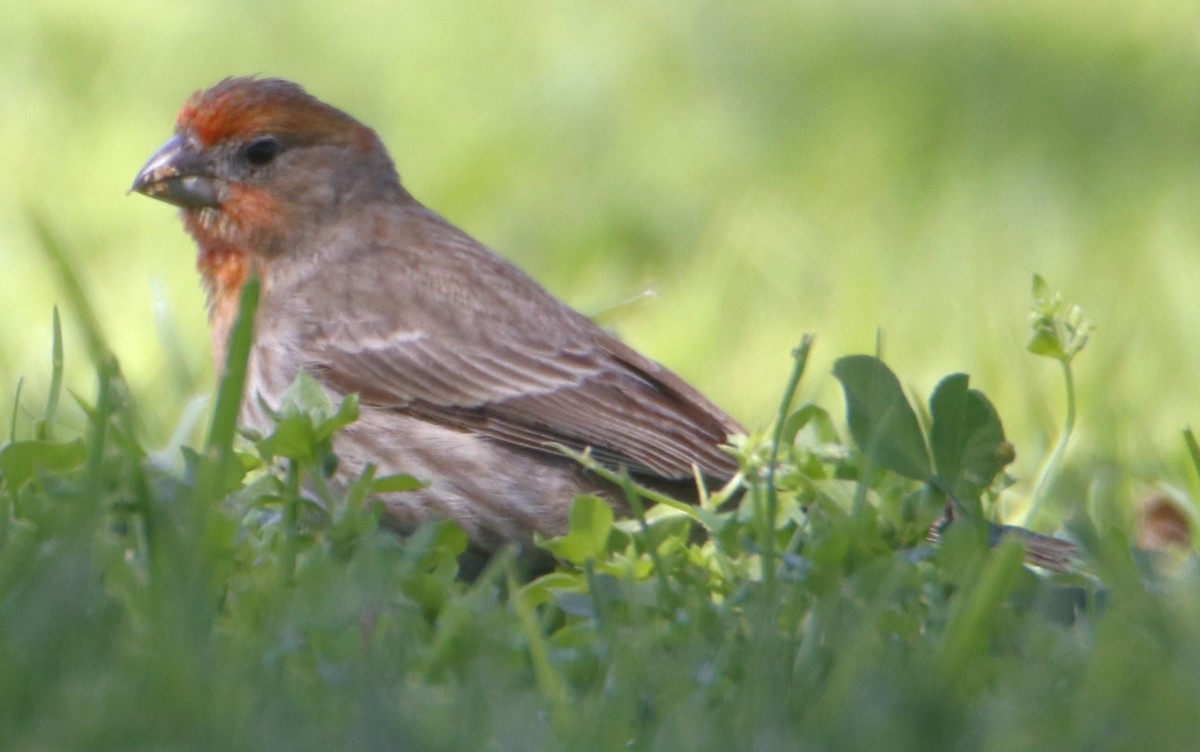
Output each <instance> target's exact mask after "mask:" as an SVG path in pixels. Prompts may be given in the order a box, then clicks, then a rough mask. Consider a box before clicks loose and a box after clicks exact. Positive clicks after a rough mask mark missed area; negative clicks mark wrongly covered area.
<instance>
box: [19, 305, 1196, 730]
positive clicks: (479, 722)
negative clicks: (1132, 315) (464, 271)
mask: <svg viewBox="0 0 1200 752" xmlns="http://www.w3.org/2000/svg"><path fill="white" fill-rule="evenodd" d="M1041 292H1042V293H1043V297H1042V298H1041V299H1040V300H1041V302H1040V303H1038V305H1037V307H1036V308H1035V310H1037V311H1038V312H1039V316H1038V317H1037V318H1036V319H1035V320H1034V325H1035V326H1034V332H1035V333H1037V335H1038V336H1037V338H1036V339H1035V345H1033V347H1034V348H1035V349H1036V350H1037V351H1039V352H1041V353H1043V354H1046V355H1048V356H1050V357H1057V358H1061V359H1062V360H1063V362H1064V364H1066V366H1067V367H1068V368H1070V367H1072V356H1076V355H1078V350H1077V349H1076V346H1077V345H1078V344H1079V341H1080V340H1079V338H1078V334H1079V333H1080V332H1081V331H1084V330H1085V328H1086V323H1085V322H1084V321H1083V320H1082V319H1080V318H1079V317H1078V315H1077V314H1076V313H1074V312H1073V311H1072V310H1071V309H1069V308H1066V307H1064V306H1061V305H1059V304H1055V303H1053V299H1052V298H1051V297H1049V296H1047V295H1046V294H1045V290H1044V288H1043V289H1042V290H1041ZM255 293H256V290H255V289H254V287H253V286H252V287H250V288H248V293H247V295H246V296H245V299H244V305H245V308H244V310H245V311H249V312H252V311H253V305H254V298H255ZM251 315H252V314H251ZM248 320H249V316H248V315H247V314H245V313H244V314H243V318H242V321H243V322H244V321H248ZM93 334H95V333H93ZM95 339H99V337H98V336H96V337H95ZM232 342H233V345H232V346H231V356H230V362H229V369H228V374H229V376H228V377H227V378H226V379H225V381H224V383H223V384H222V385H221V388H220V391H219V396H218V399H217V400H216V407H215V409H214V412H213V416H212V419H211V429H210V431H209V434H208V436H209V438H208V440H207V442H206V443H205V445H204V447H203V448H202V449H201V450H199V451H192V450H187V449H185V450H184V452H183V457H184V458H185V459H186V460H187V461H186V465H185V466H184V467H182V468H181V467H178V466H175V465H173V464H172V463H171V462H170V461H169V460H170V459H171V458H170V457H164V456H162V455H154V454H152V453H150V452H148V451H147V450H146V449H145V448H144V446H143V445H142V443H141V440H140V439H139V437H138V430H137V428H136V418H135V415H136V413H137V408H138V406H137V404H136V403H135V401H134V400H133V399H131V398H130V396H129V393H128V390H127V388H126V386H125V384H124V382H123V380H122V377H121V376H120V371H119V369H118V368H116V367H115V364H114V361H112V360H111V358H110V357H109V356H107V355H106V353H105V351H104V350H102V349H101V350H99V351H98V354H99V355H100V359H99V361H98V363H99V365H100V367H99V369H98V372H97V379H98V388H97V397H96V400H95V402H94V403H85V402H83V401H82V400H79V401H80V406H81V407H82V408H83V411H84V413H85V414H86V416H87V419H86V423H87V427H86V429H85V430H84V431H83V433H82V435H78V436H75V435H73V434H72V431H71V430H70V429H68V428H64V427H62V426H60V425H57V424H54V423H53V422H46V421H45V420H44V419H38V420H34V421H32V422H30V423H25V422H21V421H19V422H18V425H17V426H16V427H15V430H14V435H13V436H11V437H10V440H9V442H8V443H7V444H5V445H4V446H3V448H0V478H2V483H0V514H2V516H0V522H2V527H0V730H2V731H3V738H4V740H5V749H13V750H26V749H28V750H41V749H111V748H114V747H120V748H125V749H156V750H161V749H253V750H264V749H281V750H282V749H286V750H303V749H329V748H331V747H332V748H341V747H345V746H353V747H355V748H365V749H422V750H424V749H446V750H460V749H521V750H525V749H562V750H591V749H595V750H610V749H647V750H650V749H663V750H677V749H714V750H716V749H721V750H724V749H796V748H810V747H818V748H862V747H875V746H886V747H887V748H889V749H914V750H916V749H920V750H928V749H986V750H1004V749H1014V750H1016V749H1029V748H1031V747H1036V748H1040V747H1043V746H1053V747H1054V748H1056V749H1080V750H1084V749H1086V750H1096V749H1101V750H1103V749H1128V748H1131V747H1141V746H1143V745H1148V746H1150V747H1152V748H1155V749H1188V748H1190V747H1191V745H1192V744H1193V743H1194V740H1195V738H1196V734H1197V733H1200V727H1198V723H1200V722H1198V721H1197V719H1196V715H1195V713H1193V712H1191V710H1190V709H1191V708H1194V707H1195V706H1196V704H1197V703H1198V702H1200V690H1198V689H1197V685H1196V682H1195V680H1194V676H1193V670H1192V667H1193V666H1194V665H1195V661H1196V660H1197V659H1200V633H1198V632H1197V630H1196V628H1195V624H1196V617H1197V616H1198V615H1200V595H1197V594H1198V593H1200V587H1197V586H1198V585H1200V581H1198V580H1197V577H1198V575H1197V573H1196V570H1195V567H1194V566H1192V562H1190V561H1186V562H1185V561H1182V560H1181V559H1180V558H1179V557H1178V556H1177V555H1172V554H1169V553H1156V552H1145V551H1138V550H1137V549H1134V548H1132V547H1131V542H1130V540H1129V538H1128V533H1127V532H1125V531H1123V530H1121V529H1120V528H1116V527H1111V526H1103V527H1102V526H1099V525H1098V521H1097V520H1096V519H1094V518H1091V517H1089V516H1087V515H1086V514H1084V513H1083V512H1082V511H1080V512H1078V513H1077V514H1076V515H1075V516H1074V517H1072V519H1071V520H1070V521H1069V523H1068V527H1069V529H1070V532H1071V534H1072V535H1073V537H1075V538H1076V540H1078V541H1079V543H1080V545H1081V551H1080V555H1079V561H1078V563H1077V565H1076V566H1075V567H1074V568H1073V569H1072V570H1071V571H1070V572H1066V573H1061V574H1049V573H1044V572H1043V573H1042V574H1036V573H1035V572H1034V571H1032V570H1030V569H1027V568H1025V567H1024V566H1022V555H1021V554H1022V551H1021V548H1020V546H1019V545H1017V544H1014V543H1001V544H999V545H998V546H997V547H995V548H992V547H989V545H988V543H987V540H988V536H987V534H986V529H987V524H988V523H987V520H988V519H989V518H990V517H992V516H993V515H994V514H995V513H996V506H995V504H996V499H997V494H998V489H1000V488H1002V487H1003V486H1005V485H1007V483H1008V482H1009V479H1008V478H1007V477H1006V476H1005V475H1004V473H1003V469H1004V467H1005V465H1007V464H1008V463H1009V462H1010V461H1011V459H1012V452H1011V445H1009V444H1008V443H1007V441H1006V438H1005V433H1004V429H1003V426H1002V424H1001V419H1000V416H999V415H998V414H997V412H996V411H995V409H994V408H993V407H992V405H991V403H990V402H989V401H988V399H987V398H986V397H985V396H984V395H983V394H982V393H981V392H978V391H975V390H971V389H968V382H967V379H966V377H964V376H953V377H950V378H947V379H945V380H944V381H943V382H942V383H941V384H940V385H939V387H938V389H937V390H936V393H935V394H934V395H933V396H932V397H931V399H930V401H929V404H928V407H927V408H921V409H920V411H919V412H920V416H919V415H918V411H915V410H914V409H913V407H912V406H911V405H910V403H909V401H908V398H907V397H906V396H905V393H904V390H903V389H902V387H901V383H900V381H899V380H898V379H897V378H896V376H895V375H894V374H892V373H891V371H890V370H889V369H887V367H886V366H884V365H883V363H882V362H881V361H879V360H877V359H875V358H872V357H868V356H853V357H849V358H843V359H840V360H839V361H838V363H837V365H836V367H835V373H836V375H837V378H838V379H839V381H840V382H841V384H842V386H843V388H844V390H845V397H846V402H847V404H848V405H849V406H850V407H849V410H850V412H849V415H848V416H847V422H848V425H849V435H850V436H852V437H853V441H852V442H851V441H850V439H849V438H842V437H841V436H840V435H839V434H838V432H837V431H836V430H835V429H834V428H833V426H834V424H835V421H833V420H832V419H831V417H830V416H829V414H828V413H827V412H826V410H825V409H824V408H822V407H821V406H819V405H815V404H812V403H803V404H800V405H797V406H795V407H793V401H794V400H793V393H792V392H793V391H794V390H795V388H796V387H797V385H798V384H799V383H802V380H803V378H804V369H805V364H806V361H807V357H808V348H809V347H810V346H811V342H808V341H806V342H805V343H804V344H803V346H802V347H801V348H800V349H799V350H798V351H797V353H796V368H795V370H794V373H793V377H792V379H791V380H790V381H791V384H790V388H789V392H788V393H787V394H786V395H785V396H784V398H783V399H782V401H781V407H780V414H779V419H778V421H777V428H776V429H775V430H773V431H772V438H771V439H770V440H768V439H767V438H766V437H765V436H763V435H762V434H756V435H752V436H750V437H745V438H743V439H742V440H740V441H739V442H738V443H737V447H738V448H737V453H738V456H739V458H740V461H741V464H742V469H743V477H744V483H745V488H746V491H745V496H744V498H743V501H742V502H741V504H740V505H739V506H737V507H734V508H730V507H729V505H727V504H724V503H723V502H724V501H726V500H727V498H728V494H729V493H730V492H731V489H722V490H714V493H713V495H712V496H711V497H710V498H709V499H707V500H706V501H705V502H704V503H702V504H701V505H700V506H699V507H698V508H682V509H681V508H680V507H679V506H677V505H674V504H671V505H654V506H650V507H649V508H648V509H645V504H646V503H647V502H649V501H651V500H653V499H654V496H653V495H652V494H650V495H647V496H645V497H644V498H643V500H642V501H641V502H639V503H636V504H635V508H637V509H638V510H639V512H638V515H637V519H636V520H630V521H614V520H613V515H612V512H611V510H610V509H609V507H608V506H607V505H605V504H604V503H603V502H602V501H600V500H598V499H593V498H590V497H581V498H580V499H577V500H576V502H575V507H574V510H573V514H572V526H571V530H570V532H569V533H568V534H567V535H566V536H564V537H562V538H559V539H554V540H549V541H544V542H543V543H542V545H544V546H546V547H547V548H549V549H550V550H551V551H553V552H554V553H555V554H556V556H557V557H558V558H559V560H560V566H559V568H558V569H557V570H556V571H554V572H552V573H550V574H547V575H544V576H542V577H540V578H538V579H535V580H532V581H528V582H527V581H525V580H524V579H522V577H521V576H520V574H519V570H518V567H517V560H516V559H515V558H514V557H513V556H512V552H505V553H502V554H501V555H499V556H497V557H496V558H495V559H493V561H492V562H491V563H490V564H489V566H488V567H487V568H486V569H485V570H484V571H483V572H482V573H481V574H480V575H479V576H478V578H476V579H475V580H473V581H471V582H466V581H463V580H461V579H459V578H458V577H457V572H458V567H457V561H456V557H457V555H458V554H460V553H462V552H463V550H464V549H465V546H466V538H465V535H464V534H463V533H462V531H461V530H460V529H458V528H457V527H455V526H453V525H452V524H449V523H437V524H431V525H428V526H425V527H423V528H421V529H420V530H418V532H417V533H416V534H414V535H413V536H412V537H410V538H408V539H405V540H401V539H400V538H398V537H397V536H395V535H393V534H391V533H389V532H386V531H383V530H380V529H379V528H378V522H379V512H380V510H379V508H378V507H377V506H376V505H375V504H373V503H372V502H371V501H370V494H371V492H372V491H373V490H382V489H385V488H386V489H388V490H401V489H404V488H412V487H413V486H414V479H410V478H406V477H403V476H399V477H391V478H376V477H374V474H373V472H371V471H369V470H368V472H367V473H366V474H365V475H364V476H363V478H361V479H360V481H359V482H357V483H355V484H354V485H352V486H351V487H350V488H348V489H346V490H345V491H344V492H338V491H335V490H331V489H330V487H329V486H328V484H326V483H325V482H324V480H323V479H324V478H325V477H326V474H327V473H328V472H330V471H331V470H330V469H331V468H332V467H333V464H332V463H331V461H330V459H331V458H330V453H331V451H332V450H331V447H332V444H331V438H332V437H333V436H334V435H335V432H336V430H337V429H338V428H339V427H341V426H344V425H346V424H347V422H349V421H352V420H353V419H354V418H355V416H356V414H357V403H356V401H355V400H354V399H353V398H349V399H347V400H346V401H345V402H343V403H342V404H341V405H334V404H332V403H330V401H329V399H328V397H327V396H326V395H325V393H324V391H323V390H321V389H320V388H317V387H316V385H315V382H312V381H311V380H306V379H305V378H301V379H299V380H298V381H297V383H296V385H295V387H294V388H293V390H292V392H291V393H290V396H289V397H288V399H287V400H285V403H284V405H283V406H282V407H281V409H280V413H279V416H278V420H277V425H276V428H275V429H274V431H273V432H271V433H270V434H268V435H266V436H260V437H255V438H254V440H253V441H248V440H246V439H239V438H238V437H237V436H236V433H235V431H234V430H233V426H234V421H233V419H234V418H235V416H236V411H237V408H238V405H239V403H240V400H239V399H238V395H239V392H240V388H241V379H242V366H244V363H245V358H246V354H247V353H248V351H249V329H248V328H247V327H245V326H243V325H239V327H238V328H237V329H236V330H235V332H234V334H233V340H232ZM53 350H54V352H55V353H56V355H58V354H61V343H60V341H59V339H58V337H57V336H56V337H55V340H54V347H53ZM60 398H61V397H60V395H59V394H58V393H57V392H54V393H52V394H51V395H50V398H49V400H48V404H47V408H46V410H47V412H48V413H52V412H53V411H55V410H57V409H59V408H57V407H56V405H57V403H58V401H59V399H60ZM77 399H78V398H77ZM581 459H582V460H584V461H586V458H581ZM613 477H614V479H616V480H618V481H619V482H624V483H626V485H627V490H628V492H629V494H630V497H631V499H637V498H638V497H639V491H638V489H637V488H636V487H634V486H632V485H629V484H628V482H627V481H621V478H620V476H613ZM302 488H309V489H310V492H309V493H308V494H303V493H302V491H301V489H302ZM947 503H949V504H951V505H952V506H953V507H954V509H955V517H956V520H957V521H956V522H954V523H953V524H951V525H950V526H949V527H947V528H945V529H944V530H943V531H942V535H941V541H942V542H941V543H940V545H938V546H936V547H934V546H932V545H931V544H929V543H927V542H925V533H926V530H927V529H928V527H929V525H930V523H931V522H932V521H933V519H934V518H935V517H937V516H938V515H939V514H941V513H942V511H943V508H944V507H945V506H946V504H947ZM643 509H645V510H644V511H643ZM699 529H702V530H703V531H704V532H705V535H704V536H703V540H700V539H698V538H697V536H696V535H695V532H696V531H697V530H699Z"/></svg>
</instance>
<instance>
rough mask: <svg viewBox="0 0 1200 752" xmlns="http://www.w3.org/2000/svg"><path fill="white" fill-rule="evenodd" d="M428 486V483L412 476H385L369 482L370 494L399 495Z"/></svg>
mask: <svg viewBox="0 0 1200 752" xmlns="http://www.w3.org/2000/svg"><path fill="white" fill-rule="evenodd" d="M428 485H429V482H428V481H424V480H421V479H420V478H417V477H415V476H412V475H404V474H400V475H385V476H383V477H382V478H376V479H375V480H373V481H371V485H370V487H369V488H370V492H371V493H401V492H403V491H419V490H420V489H422V488H426V487H427V486H428Z"/></svg>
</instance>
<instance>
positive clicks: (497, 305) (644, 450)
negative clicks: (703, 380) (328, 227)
mask: <svg viewBox="0 0 1200 752" xmlns="http://www.w3.org/2000/svg"><path fill="white" fill-rule="evenodd" d="M447 227H448V226H447ZM436 240H437V242H439V243H441V244H443V245H446V244H453V246H454V247H453V248H443V249H440V250H442V251H444V252H442V253H437V252H435V253H432V254H431V253H428V252H427V251H428V245H429V243H430V242H431V239H430V238H425V239H424V241H423V242H424V245H423V248H425V251H423V252H422V253H420V254H416V255H411V254H405V253H403V252H400V251H395V252H393V251H391V250H389V249H387V248H383V249H380V248H376V249H374V250H373V251H372V252H370V253H366V254H362V255H359V256H356V257H355V258H353V259H349V260H346V261H344V262H343V263H341V265H340V266H339V270H340V271H339V273H338V274H335V275H329V276H325V277H323V279H322V280H321V281H320V285H321V288H322V289H321V293H322V294H321V295H320V296H307V297H309V298H310V300H312V299H320V300H325V301H327V302H328V301H336V304H335V305H331V306H329V309H328V311H322V310H321V309H320V306H318V307H316V308H311V306H310V308H311V310H310V321H311V322H312V323H311V324H310V326H309V330H308V332H307V334H306V337H305V340H306V345H305V347H306V349H307V351H308V357H307V360H308V361H309V363H310V364H311V365H310V367H311V368H313V369H314V370H316V371H317V372H318V375H319V376H320V377H321V378H322V379H323V380H325V381H326V382H327V383H329V385H330V386H332V387H334V388H335V389H338V390H339V391H342V392H347V393H348V392H358V393H359V394H360V395H361V398H362V400H363V401H364V403H366V404H373V405H377V406H383V407H390V408H394V409H396V410H399V411H402V412H404V413H406V414H410V415H415V416H418V417H421V418H424V419H427V420H430V421H433V422H436V423H441V424H443V425H448V426H453V427H458V428H461V429H463V430H470V431H477V432H479V433H481V434H483V435H486V436H489V437H491V438H493V439H495V440H498V441H502V442H507V443H511V444H515V445H519V446H523V447H527V448H532V449H537V450H541V451H556V450H555V449H554V448H553V445H555V444H561V445H564V446H567V447H572V448H574V449H576V450H582V449H584V448H588V449H590V450H591V452H592V454H593V456H595V457H596V458H597V459H598V460H600V461H602V462H604V463H606V464H610V465H614V466H615V465H624V466H626V467H628V468H629V469H630V470H631V471H632V472H640V473H647V474H651V475H655V476H661V477H663V478H670V479H683V478H689V477H691V474H692V466H693V465H696V466H698V467H699V468H700V470H701V471H702V472H703V473H704V474H705V475H708V476H710V477H714V478H728V477H731V476H732V475H733V474H734V473H735V472H736V470H737V465H736V463H735V462H734V460H733V459H732V458H731V457H730V456H729V455H728V454H726V453H725V452H724V451H722V450H721V449H720V448H719V445H720V444H722V443H724V442H725V440H726V438H727V437H728V435H729V434H731V433H737V432H740V431H742V430H743V429H742V428H741V427H740V426H739V425H738V424H737V422H736V421H734V420H733V419H732V418H730V417H729V416H728V415H726V414H725V413H724V412H722V411H721V410H720V409H718V408H717V407H716V406H714V405H713V404H712V403H711V402H709V401H708V400H707V399H706V398H704V397H703V396H702V395H701V394H700V393H699V392H697V391H696V390H695V389H693V388H692V387H690V386H688V385H687V384H686V383H685V382H683V381H682V380H681V379H680V378H679V377H677V376H675V375H674V374H673V373H671V372H670V371H668V370H667V369H665V368H663V367H662V366H660V365H658V364H657V363H654V362H653V361H651V360H649V359H647V358H644V357H642V356H641V355H639V354H638V353H637V352H635V351H634V350H632V349H631V348H629V347H627V346H625V345H623V344H621V343H620V342H619V341H617V340H616V339H614V338H613V337H612V336H611V335H609V334H607V333H606V332H604V331H603V330H602V329H601V328H599V327H598V326H596V325H595V324H593V323H592V322H591V321H589V320H588V319H586V318H585V317H583V316H581V315H579V314H577V313H575V312H574V311H572V310H570V309H569V308H567V307H566V306H565V305H563V304H562V303H560V302H559V301H558V300H556V299H555V298H553V297H552V296H551V295H550V294H549V293H547V292H545V291H544V290H543V289H542V288H541V287H539V286H538V285H537V284H536V283H535V282H533V281H532V280H531V279H529V278H528V277H526V276H525V275H524V274H523V273H522V272H520V271H519V270H517V269H516V268H515V267H513V266H512V265H510V264H508V262H506V261H503V260H502V259H500V258H499V257H496V256H494V255H492V254H491V253H490V252H489V251H487V250H486V249H483V248H482V246H478V244H475V243H474V241H471V240H470V239H469V238H467V237H466V236H464V235H449V236H446V237H438V238H437V239H436ZM435 250H436V249H435ZM364 275H365V277H366V278H367V279H373V280H388V281H389V283H388V285H387V287H386V289H385V288H384V286H383V285H382V284H381V283H378V282H377V283H374V284H370V285H367V286H366V288H365V289H364V285H363V280H364ZM333 311H337V313H336V314H335V313H332V312H333Z"/></svg>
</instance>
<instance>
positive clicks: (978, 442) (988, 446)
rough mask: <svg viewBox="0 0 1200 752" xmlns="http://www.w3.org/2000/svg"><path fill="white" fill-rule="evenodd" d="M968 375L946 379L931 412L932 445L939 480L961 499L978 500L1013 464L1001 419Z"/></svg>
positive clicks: (930, 436)
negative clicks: (970, 381)
mask: <svg viewBox="0 0 1200 752" xmlns="http://www.w3.org/2000/svg"><path fill="white" fill-rule="evenodd" d="M968 382H969V377H968V376H967V375H966V374H963V373H957V374H953V375H951V376H947V377H946V378H944V379H942V381H941V383H940V384H938V386H937V389H935V390H934V392H933V397H931V398H930V400H929V410H930V413H931V415H932V417H933V423H932V426H931V427H930V431H929V444H930V447H931V448H932V450H933V459H934V465H935V466H936V467H937V472H938V475H939V476H941V479H942V480H943V481H944V482H945V483H946V484H947V486H948V487H949V488H950V489H951V490H952V491H953V492H954V494H955V495H956V496H958V497H959V498H967V497H977V496H978V495H979V494H980V492H981V491H982V490H983V489H984V488H987V487H988V486H989V485H991V483H992V480H993V479H995V477H996V475H997V474H998V473H999V472H1000V471H1001V470H1002V469H1004V466H1005V465H1007V464H1008V463H1009V462H1011V461H1012V458H1013V455H1012V447H1011V445H1009V444H1008V442H1006V441H1005V439H1004V426H1003V425H1002V424H1001V423H1000V416H999V415H997V414H996V410H995V408H994V407H992V403H991V402H989V401H988V399H987V397H985V396H984V395H983V393H981V392H979V391H978V390H975V389H970V388H968Z"/></svg>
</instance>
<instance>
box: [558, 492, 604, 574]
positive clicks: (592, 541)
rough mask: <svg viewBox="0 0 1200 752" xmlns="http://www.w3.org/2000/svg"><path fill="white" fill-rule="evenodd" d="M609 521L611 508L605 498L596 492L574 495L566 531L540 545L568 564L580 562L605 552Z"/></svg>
mask: <svg viewBox="0 0 1200 752" xmlns="http://www.w3.org/2000/svg"><path fill="white" fill-rule="evenodd" d="M612 524H613V510H612V507H610V506H609V505H608V502H606V501H604V499H601V498H600V497H599V496H586V495H585V496H576V497H575V501H574V502H573V503H572V504H571V526H570V528H569V530H568V531H567V534H566V535H563V536H560V537H558V538H552V539H550V540H547V541H543V544H542V545H544V546H545V547H546V548H547V549H548V550H550V551H551V552H552V553H554V554H555V555H556V556H559V557H561V558H563V559H566V560H567V561H569V562H571V563H572V564H583V563H585V562H586V561H588V560H589V559H594V558H597V557H599V556H602V555H603V554H604V553H605V552H606V550H607V547H608V536H609V533H610V532H612Z"/></svg>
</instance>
